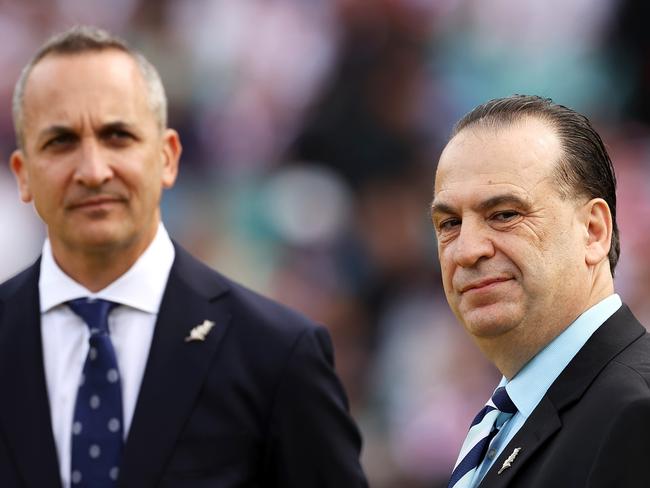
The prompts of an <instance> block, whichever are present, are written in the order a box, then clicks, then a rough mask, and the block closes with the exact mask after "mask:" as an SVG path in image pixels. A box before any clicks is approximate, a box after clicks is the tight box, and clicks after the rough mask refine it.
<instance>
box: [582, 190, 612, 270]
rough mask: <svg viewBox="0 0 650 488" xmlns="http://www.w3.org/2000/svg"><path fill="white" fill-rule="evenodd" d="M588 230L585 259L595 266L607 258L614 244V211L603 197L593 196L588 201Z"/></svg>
mask: <svg viewBox="0 0 650 488" xmlns="http://www.w3.org/2000/svg"><path fill="white" fill-rule="evenodd" d="M585 211H586V222H585V225H586V230H587V242H586V252H585V261H586V262H587V264H588V265H591V266H594V265H596V264H598V263H600V262H601V261H603V260H605V259H607V254H608V253H609V249H610V247H611V245H612V212H611V211H610V210H609V205H607V202H605V200H603V199H602V198H593V199H591V200H589V202H587V204H586V206H585Z"/></svg>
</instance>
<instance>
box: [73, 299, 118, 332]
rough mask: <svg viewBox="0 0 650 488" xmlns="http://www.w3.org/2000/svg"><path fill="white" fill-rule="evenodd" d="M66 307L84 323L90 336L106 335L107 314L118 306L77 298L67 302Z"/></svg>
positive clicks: (105, 301)
mask: <svg viewBox="0 0 650 488" xmlns="http://www.w3.org/2000/svg"><path fill="white" fill-rule="evenodd" d="M67 305H68V307H70V310H72V311H73V312H74V313H76V314H77V315H78V316H79V317H81V318H82V319H83V321H84V322H86V325H88V328H89V329H90V333H91V335H95V334H99V333H106V334H108V314H109V313H110V312H111V310H113V308H115V307H116V306H117V305H118V304H117V303H114V302H110V301H108V300H101V299H99V298H96V299H91V298H78V299H76V300H70V301H69V302H67Z"/></svg>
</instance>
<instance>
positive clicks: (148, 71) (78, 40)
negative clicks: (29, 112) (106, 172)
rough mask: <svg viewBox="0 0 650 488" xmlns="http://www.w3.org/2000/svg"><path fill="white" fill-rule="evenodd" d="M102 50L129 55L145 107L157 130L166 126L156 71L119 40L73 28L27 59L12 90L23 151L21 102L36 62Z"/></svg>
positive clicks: (92, 30) (164, 100)
mask: <svg viewBox="0 0 650 488" xmlns="http://www.w3.org/2000/svg"><path fill="white" fill-rule="evenodd" d="M106 49H117V50H119V51H122V52H124V53H126V54H128V55H129V56H131V57H132V58H133V59H134V60H135V62H136V64H137V66H138V69H139V70H140V73H141V74H142V77H143V79H144V81H145V84H146V86H147V93H148V98H149V106H150V108H151V111H152V112H153V114H154V116H155V117H156V121H157V123H158V126H159V128H160V130H163V129H165V128H166V127H167V97H166V95H165V89H164V87H163V84H162V81H161V79H160V75H159V74H158V71H157V70H156V68H155V67H154V66H153V65H152V64H151V63H150V62H149V61H148V60H147V58H145V57H144V55H142V54H141V53H140V52H138V51H136V50H134V49H131V48H130V47H129V46H128V44H127V43H126V42H125V41H123V40H122V39H120V38H118V37H116V36H113V35H112V34H110V33H109V32H107V31H105V30H103V29H99V28H97V27H92V26H75V27H72V28H70V29H68V30H66V31H64V32H61V33H59V34H56V35H54V36H52V37H51V38H49V39H48V40H47V41H45V43H44V44H43V45H42V46H41V47H40V48H39V50H38V51H37V52H36V54H34V56H33V57H32V58H31V59H30V60H29V62H28V63H27V65H26V66H25V67H24V68H23V70H22V72H21V73H20V77H19V78H18V81H17V82H16V86H15V88H14V95H13V100H12V115H13V121H14V130H15V132H16V142H17V144H18V148H19V149H24V147H23V146H24V133H23V130H24V123H25V114H24V110H23V109H24V101H25V100H24V99H25V88H26V86H27V81H28V79H29V75H30V73H31V72H32V69H34V66H36V65H37V64H38V63H39V61H41V60H42V59H43V58H45V57H46V56H51V55H63V56H65V55H75V54H82V53H86V52H93V51H103V50H106Z"/></svg>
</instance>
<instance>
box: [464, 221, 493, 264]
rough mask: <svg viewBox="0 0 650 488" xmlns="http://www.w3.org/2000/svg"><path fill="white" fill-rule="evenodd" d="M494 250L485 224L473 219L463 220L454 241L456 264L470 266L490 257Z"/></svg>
mask: <svg viewBox="0 0 650 488" xmlns="http://www.w3.org/2000/svg"><path fill="white" fill-rule="evenodd" d="M494 252H495V250H494V243H493V241H492V237H491V236H490V233H489V229H488V228H487V226H486V225H484V224H481V223H480V222H475V221H474V220H473V219H465V220H463V222H462V224H461V227H460V233H459V235H458V237H457V238H456V242H455V249H454V260H455V261H456V264H457V265H458V266H461V267H463V268H470V267H472V266H474V265H476V264H477V263H478V262H479V261H480V260H481V259H489V258H491V257H492V256H494Z"/></svg>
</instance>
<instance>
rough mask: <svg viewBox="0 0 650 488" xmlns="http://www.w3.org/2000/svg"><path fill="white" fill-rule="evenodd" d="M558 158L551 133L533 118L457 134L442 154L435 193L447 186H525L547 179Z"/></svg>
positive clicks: (557, 146)
mask: <svg viewBox="0 0 650 488" xmlns="http://www.w3.org/2000/svg"><path fill="white" fill-rule="evenodd" d="M561 155H562V149H561V144H560V140H559V138H558V136H557V134H556V132H555V130H554V129H553V128H552V127H551V126H550V125H549V124H548V123H547V122H544V121H541V120H539V119H537V118H531V117H529V118H526V119H523V120H521V121H516V122H514V123H509V124H506V125H499V126H493V125H490V126H482V125H479V126H471V127H468V128H466V129H463V130H461V131H460V132H459V133H458V134H457V135H456V136H454V137H453V138H452V139H451V141H449V143H448V144H447V146H446V147H445V149H444V150H443V152H442V154H441V156H440V160H439V163H438V168H437V171H436V177H435V191H436V193H437V192H439V191H441V190H442V189H443V188H444V187H447V186H450V185H452V186H453V185H463V186H467V185H474V184H475V185H485V184H514V185H517V186H524V187H525V186H528V185H529V184H533V185H534V184H536V182H538V181H540V180H542V179H545V178H547V177H548V176H550V175H551V174H552V173H553V171H554V169H555V168H556V165H557V162H558V161H559V160H560V158H561Z"/></svg>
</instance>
